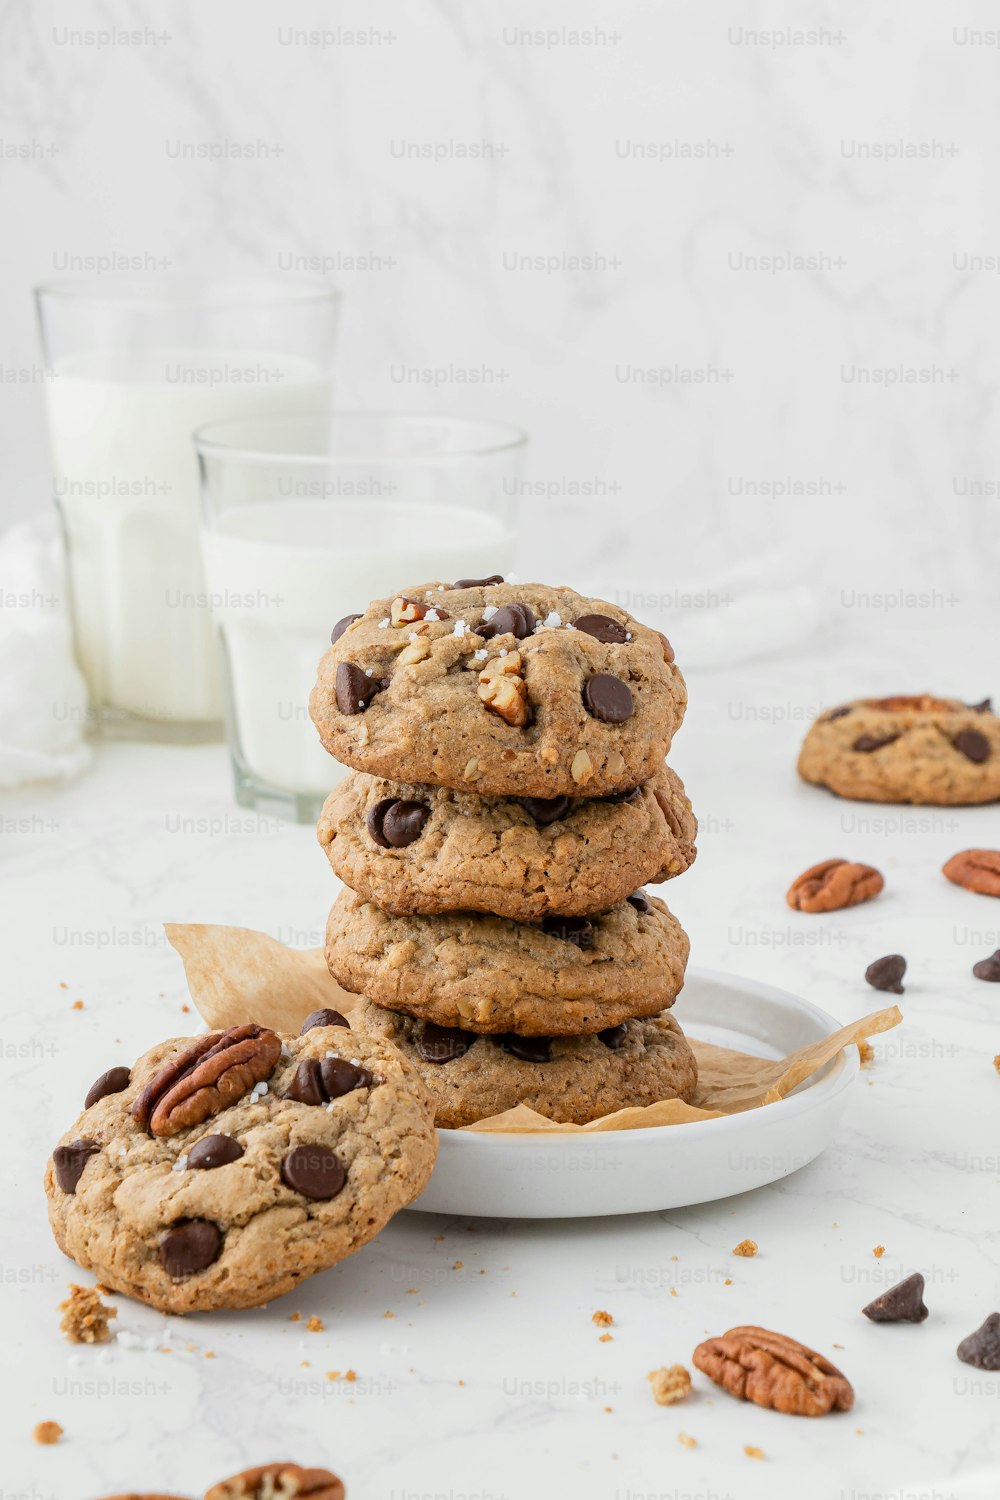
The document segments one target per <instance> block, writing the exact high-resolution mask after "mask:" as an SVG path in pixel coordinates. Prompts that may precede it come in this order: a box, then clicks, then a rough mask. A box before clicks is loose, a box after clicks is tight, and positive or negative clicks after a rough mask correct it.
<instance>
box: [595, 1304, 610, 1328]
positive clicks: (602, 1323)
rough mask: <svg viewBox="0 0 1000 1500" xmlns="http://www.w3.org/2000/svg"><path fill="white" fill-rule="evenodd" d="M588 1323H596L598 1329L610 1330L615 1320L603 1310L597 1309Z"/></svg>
mask: <svg viewBox="0 0 1000 1500" xmlns="http://www.w3.org/2000/svg"><path fill="white" fill-rule="evenodd" d="M590 1321H591V1322H592V1323H596V1324H597V1326H598V1328H610V1327H611V1325H612V1323H613V1322H614V1321H615V1320H614V1318H613V1317H612V1316H611V1314H610V1313H609V1312H605V1311H604V1310H603V1308H600V1307H599V1308H598V1309H597V1311H596V1312H595V1313H594V1314H593V1316H592V1317H591V1319H590Z"/></svg>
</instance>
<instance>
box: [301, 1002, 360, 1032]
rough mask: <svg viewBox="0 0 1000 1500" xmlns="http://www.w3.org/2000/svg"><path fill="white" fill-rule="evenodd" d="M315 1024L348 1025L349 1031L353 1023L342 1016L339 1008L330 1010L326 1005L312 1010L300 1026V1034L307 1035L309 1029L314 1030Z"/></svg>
mask: <svg viewBox="0 0 1000 1500" xmlns="http://www.w3.org/2000/svg"><path fill="white" fill-rule="evenodd" d="M314 1026H346V1027H347V1029H348V1031H349V1030H350V1029H351V1023H350V1021H349V1020H348V1019H347V1017H346V1016H342V1015H341V1014H340V1011H339V1010H330V1009H328V1008H327V1007H326V1006H324V1007H323V1009H322V1010H311V1011H310V1012H309V1014H308V1015H307V1016H306V1018H305V1020H304V1021H303V1022H302V1025H301V1026H300V1027H299V1036H305V1034H306V1032H307V1031H312V1029H313V1027H314Z"/></svg>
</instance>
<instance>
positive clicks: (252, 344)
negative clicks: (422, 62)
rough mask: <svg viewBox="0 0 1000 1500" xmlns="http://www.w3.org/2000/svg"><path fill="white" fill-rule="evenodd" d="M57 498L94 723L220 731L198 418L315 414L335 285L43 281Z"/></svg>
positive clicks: (333, 320) (144, 732) (124, 729)
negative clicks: (202, 530)
mask: <svg viewBox="0 0 1000 1500" xmlns="http://www.w3.org/2000/svg"><path fill="white" fill-rule="evenodd" d="M36 298H37V305H38V314H39V321H40V324H41V334H42V343H43V347H44V351H45V358H46V362H47V367H48V371H49V379H48V381H47V396H48V415H49V429H50V438H51V448H52V462H53V469H54V478H55V497H56V503H57V506H58V508H59V511H60V514H61V517H62V523H63V529H64V533H65V538H66V546H67V554H68V574H69V582H70V596H71V608H72V613H73V623H74V636H75V642H76V651H77V656H78V658H79V661H80V665H81V667H82V669H83V672H84V674H85V676H86V678H87V683H88V686H89V689H90V698H91V714H92V723H93V725H94V726H95V727H97V728H99V729H100V730H102V731H105V732H108V731H110V732H114V733H124V734H128V735H130V736H135V737H141V738H151V739H171V740H182V741H184V740H198V739H210V738H217V737H218V736H219V734H220V733H221V724H220V721H221V719H222V683H221V673H220V669H219V661H218V650H217V647H216V642H215V639H214V628H213V625H212V620H211V609H210V607H209V603H208V597H207V591H206V588H205V580H204V572H203V568H202V560H201V550H200V537H199V500H198V494H199V485H198V465H197V460H196V456H195V454H194V451H193V449H192V446H191V435H192V433H193V432H194V429H195V428H196V427H199V426H201V425H202V424H204V423H205V422H209V421H213V420H215V419H219V418H222V417H242V418H244V419H246V420H251V419H254V418H263V417H271V416H275V415H279V414H290V413H303V412H306V411H311V410H320V409H323V408H325V407H327V406H328V405H329V402H330V399H331V385H330V379H331V368H332V361H333V351H334V342H335V337H336V328H337V313H338V297H337V294H336V293H335V292H333V291H331V290H330V289H329V288H328V287H326V286H322V285H321V286H314V285H302V284H291V283H289V284H270V283H263V284H261V283H246V284H240V283H233V282H211V281H200V280H192V279H184V278H179V277H173V276H162V277H145V276H137V277H104V276H100V275H95V276H92V277H87V278H82V279H78V280H77V279H74V280H64V281H56V282H52V283H50V284H48V285H45V286H41V287H39V288H38V289H37V291H36Z"/></svg>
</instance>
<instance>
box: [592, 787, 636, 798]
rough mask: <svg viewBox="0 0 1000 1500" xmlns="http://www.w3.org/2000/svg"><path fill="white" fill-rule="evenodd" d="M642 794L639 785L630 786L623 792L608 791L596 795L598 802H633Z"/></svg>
mask: <svg viewBox="0 0 1000 1500" xmlns="http://www.w3.org/2000/svg"><path fill="white" fill-rule="evenodd" d="M641 796H642V787H641V786H630V787H629V788H628V791H625V792H608V793H607V795H606V796H604V797H598V799H597V800H598V802H635V800H636V798H638V797H641Z"/></svg>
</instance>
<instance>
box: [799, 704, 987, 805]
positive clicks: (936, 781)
mask: <svg viewBox="0 0 1000 1500" xmlns="http://www.w3.org/2000/svg"><path fill="white" fill-rule="evenodd" d="M798 769H799V775H800V776H801V777H802V778H803V780H804V781H811V782H813V783H815V784H816V785H817V786H825V787H829V789H830V791H832V792H836V793H837V795H838V796H840V797H850V798H853V799H854V800H856V801H859V802H912V803H916V804H926V805H930V806H939V807H947V806H961V805H963V804H970V803H980V802H995V801H997V800H998V799H1000V718H997V716H996V715H995V714H994V713H993V712H992V709H991V708H990V705H989V702H988V701H986V702H984V703H980V704H975V705H969V704H966V703H962V702H961V701H960V700H959V699H957V698H935V697H932V696H931V695H930V694H929V693H923V694H917V695H913V696H897V697H891V698H858V699H855V700H854V702H852V703H845V704H842V705H841V706H840V707H839V708H833V709H828V710H827V711H826V712H825V713H823V714H821V715H820V717H819V718H818V719H817V720H816V722H815V724H813V726H812V727H811V729H810V730H809V732H808V734H807V735H806V737H805V740H804V741H803V744H802V750H801V752H800V754H799V765H798Z"/></svg>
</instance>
